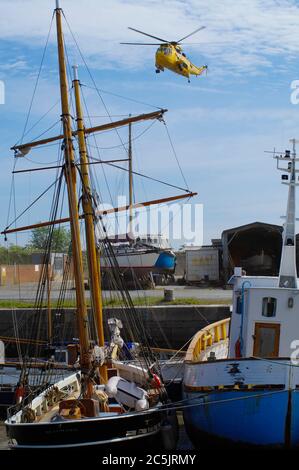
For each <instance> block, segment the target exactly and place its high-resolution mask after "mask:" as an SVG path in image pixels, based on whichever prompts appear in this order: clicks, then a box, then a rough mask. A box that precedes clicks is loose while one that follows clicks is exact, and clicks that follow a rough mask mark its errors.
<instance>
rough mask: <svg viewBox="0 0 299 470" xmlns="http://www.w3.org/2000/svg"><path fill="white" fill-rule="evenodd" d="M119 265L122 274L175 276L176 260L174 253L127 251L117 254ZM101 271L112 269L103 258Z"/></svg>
mask: <svg viewBox="0 0 299 470" xmlns="http://www.w3.org/2000/svg"><path fill="white" fill-rule="evenodd" d="M115 256H116V260H117V265H118V267H119V269H120V271H121V272H127V271H129V272H131V270H133V271H136V272H137V273H138V274H139V275H142V274H148V273H150V272H151V273H153V274H173V273H174V270H175V263H176V258H175V255H174V254H173V253H172V252H157V251H154V250H135V251H134V250H129V249H128V250H127V251H124V252H122V253H116V254H115ZM101 269H102V270H103V271H109V270H111V269H112V267H111V264H110V263H109V261H108V260H107V259H106V258H105V257H103V258H102V264H101Z"/></svg>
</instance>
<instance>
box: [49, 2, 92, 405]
mask: <svg viewBox="0 0 299 470" xmlns="http://www.w3.org/2000/svg"><path fill="white" fill-rule="evenodd" d="M55 13H56V27H57V41H58V59H59V76H60V94H61V108H62V123H63V137H64V161H65V180H66V185H67V191H68V202H69V212H70V225H71V235H72V257H73V266H74V277H75V287H76V306H77V308H76V317H77V323H78V331H79V340H80V366H81V380H82V395H83V397H85V398H91V397H92V394H93V384H92V381H91V379H90V377H89V372H90V370H91V355H90V338H89V331H88V329H89V320H88V314H87V305H86V299H85V291H84V274H83V260H82V247H81V235H80V223H79V212H78V199H77V187H76V186H77V185H76V166H75V155H74V149H73V143H72V137H73V135H72V121H71V115H70V112H69V102H68V83H67V73H66V63H65V51H64V40H63V32H62V10H61V8H56V10H55Z"/></svg>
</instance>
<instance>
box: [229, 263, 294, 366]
mask: <svg viewBox="0 0 299 470" xmlns="http://www.w3.org/2000/svg"><path fill="white" fill-rule="evenodd" d="M229 283H230V284H233V309H232V318H231V325H230V341H229V344H230V346H229V357H236V356H237V357H238V356H241V357H251V356H256V357H287V358H289V357H290V356H291V354H292V352H293V351H294V350H295V348H296V344H295V343H293V341H294V340H296V339H297V340H299V322H298V310H299V289H297V288H281V287H279V278H278V277H266V276H246V275H245V274H244V271H243V272H242V269H241V268H235V271H234V275H233V276H232V278H231V280H230V281H229Z"/></svg>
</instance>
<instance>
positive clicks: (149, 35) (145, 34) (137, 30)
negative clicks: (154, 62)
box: [128, 26, 170, 43]
mask: <svg viewBox="0 0 299 470" xmlns="http://www.w3.org/2000/svg"><path fill="white" fill-rule="evenodd" d="M128 29H131V30H132V31H135V32H136V33H140V34H144V36H148V37H149V38H154V39H157V41H161V42H163V43H164V42H166V43H169V42H170V41H166V40H165V39H161V38H158V37H157V36H153V35H152V34H148V33H145V32H144V31H139V29H135V28H131V27H130V26H129V27H128Z"/></svg>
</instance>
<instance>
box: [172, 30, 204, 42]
mask: <svg viewBox="0 0 299 470" xmlns="http://www.w3.org/2000/svg"><path fill="white" fill-rule="evenodd" d="M205 27H206V26H201V27H200V28H197V29H196V30H195V31H193V32H192V33H190V34H187V36H184V37H183V38H181V39H179V40H178V41H177V42H178V43H179V42H181V41H184V39H187V38H189V37H190V36H192V35H193V34H195V33H198V31H201V30H202V29H205Z"/></svg>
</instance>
